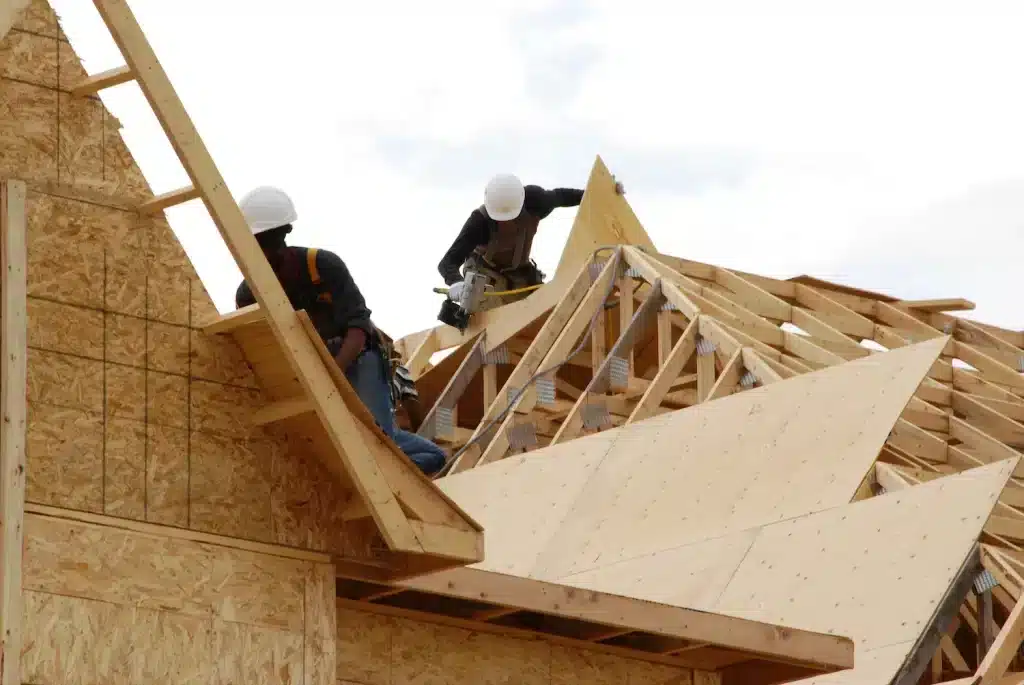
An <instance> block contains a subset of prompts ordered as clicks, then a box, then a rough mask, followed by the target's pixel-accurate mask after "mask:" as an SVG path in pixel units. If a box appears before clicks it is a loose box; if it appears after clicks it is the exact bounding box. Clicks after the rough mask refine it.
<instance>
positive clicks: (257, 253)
mask: <svg viewBox="0 0 1024 685" xmlns="http://www.w3.org/2000/svg"><path fill="white" fill-rule="evenodd" d="M93 2H94V4H95V5H96V9H97V10H98V11H99V13H100V16H101V17H102V19H103V22H104V23H105V24H106V26H107V29H108V30H109V31H110V34H111V36H112V37H113V39H114V41H115V42H116V43H117V46H118V48H119V49H120V51H121V54H122V55H123V56H124V58H125V61H126V62H127V63H128V66H129V68H131V70H132V71H133V72H134V73H135V74H136V75H137V81H138V83H139V86H140V87H141V89H142V92H143V94H144V95H145V96H146V100H147V101H148V102H149V105H150V107H151V108H152V109H153V112H154V114H156V117H157V120H158V121H159V122H160V125H161V127H162V128H163V130H164V133H165V134H166V135H167V138H168V140H169V141H170V143H171V146H172V147H173V148H174V150H175V152H176V153H177V156H178V159H179V161H180V162H181V164H182V166H184V167H185V170H186V171H187V172H188V175H189V178H190V179H191V180H192V184H193V185H194V186H195V187H197V188H199V189H200V191H201V192H202V197H203V203H204V204H205V205H206V208H207V210H208V211H209V213H210V217H211V218H212V219H213V222H214V224H215V225H216V226H217V230H218V231H219V232H220V234H221V237H222V238H223V239H224V242H225V243H226V244H227V247H228V250H229V251H230V252H231V255H232V256H233V257H234V259H235V263H236V264H237V265H238V267H239V269H240V270H241V272H242V276H243V277H244V278H245V281H246V282H247V283H248V284H249V288H250V289H251V290H252V293H253V295H254V296H255V298H256V302H257V303H258V304H259V308H260V309H261V310H262V311H263V313H264V315H265V316H266V318H267V323H268V324H269V326H270V330H271V332H272V333H273V335H274V338H275V339H276V340H277V343H278V345H279V346H280V349H281V351H282V353H283V356H284V358H285V361H286V363H287V364H288V365H289V366H290V367H291V368H292V370H293V371H294V372H295V376H296V378H298V379H299V382H300V383H301V384H302V386H303V389H304V390H305V392H306V394H307V395H308V396H309V397H310V399H311V401H312V402H313V406H314V407H315V409H316V413H317V416H318V418H319V419H320V421H321V424H322V425H323V427H324V429H325V431H326V433H327V435H328V437H329V439H330V441H331V443H332V445H333V447H334V449H335V450H336V452H337V454H338V456H339V459H340V460H341V463H342V465H343V466H344V468H345V470H346V471H347V472H348V473H349V474H350V476H351V479H352V481H353V483H354V484H355V487H356V490H357V491H358V493H359V496H360V497H361V498H362V499H363V500H364V501H365V502H366V503H367V506H368V508H369V509H370V512H371V514H372V515H373V519H374V523H375V524H376V525H377V528H378V529H379V531H380V533H381V535H382V536H383V538H384V540H385V542H386V544H387V545H388V547H389V548H390V549H392V550H395V551H409V552H414V553H422V551H423V547H422V545H421V544H420V542H419V540H418V539H417V538H416V534H415V532H414V531H413V528H412V526H411V524H410V522H409V520H408V519H407V518H406V516H405V514H404V512H403V511H402V508H401V506H400V505H399V502H398V499H397V498H396V497H395V494H394V493H393V492H392V491H391V488H390V487H389V485H388V483H387V480H386V479H385V477H384V474H383V472H382V471H381V467H380V465H379V464H377V463H376V461H375V459H374V456H373V452H372V451H371V450H370V449H369V448H368V447H367V446H366V445H365V444H364V443H363V440H362V436H361V434H360V432H359V430H358V428H357V427H356V423H355V419H354V417H353V416H352V414H351V413H349V412H348V411H347V408H346V407H345V404H344V402H343V400H342V398H341V395H340V394H339V393H338V391H337V388H336V387H335V384H334V380H333V379H332V377H331V375H330V373H329V372H328V369H327V368H326V367H325V365H324V363H323V361H322V360H321V359H320V357H319V354H318V352H317V351H316V348H315V347H314V346H313V341H312V340H311V339H310V338H309V336H308V334H307V333H306V331H305V330H304V328H303V327H302V325H301V324H300V322H299V318H298V316H297V315H296V312H295V309H294V308H293V307H292V306H291V303H290V302H289V301H288V297H287V296H286V295H285V292H284V289H283V288H282V286H281V284H280V282H279V281H278V279H277V277H276V276H275V275H274V272H273V270H272V269H271V268H270V264H269V263H268V262H267V259H266V257H264V256H263V252H262V250H261V249H260V247H259V245H258V244H257V242H256V239H255V238H254V237H253V235H252V232H251V231H250V230H249V226H248V224H247V223H246V221H245V218H244V217H243V216H242V211H241V210H240V209H239V207H238V205H237V204H236V202H235V199H234V198H233V197H232V196H231V193H230V191H229V190H228V186H227V183H225V181H224V178H223V177H222V176H221V174H220V171H219V170H218V169H217V166H216V164H215V163H214V161H213V158H212V157H211V156H210V153H209V151H208V150H207V148H206V146H205V145H204V144H203V141H202V138H201V137H200V136H199V132H198V131H197V130H196V128H195V124H194V123H193V122H192V120H191V119H190V118H189V116H188V113H187V112H186V111H185V107H184V105H182V103H181V100H180V99H179V98H178V95H177V93H176V92H175V90H174V87H173V86H172V85H171V81H170V79H169V78H168V76H167V73H166V72H165V71H164V69H163V67H162V66H161V64H160V62H159V60H158V59H157V57H156V54H155V53H154V52H153V48H152V47H151V46H150V45H149V43H148V41H147V40H146V37H145V34H144V33H143V32H142V28H141V27H140V26H139V23H138V21H137V20H136V18H135V16H134V15H133V14H132V11H131V9H130V8H129V7H128V3H127V2H126V0H93Z"/></svg>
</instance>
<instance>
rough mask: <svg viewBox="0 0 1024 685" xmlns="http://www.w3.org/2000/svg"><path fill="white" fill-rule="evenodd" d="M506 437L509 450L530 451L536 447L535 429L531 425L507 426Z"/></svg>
mask: <svg viewBox="0 0 1024 685" xmlns="http://www.w3.org/2000/svg"><path fill="white" fill-rule="evenodd" d="M506 437H507V438H508V446H509V448H511V449H514V450H530V449H533V448H534V447H536V446H537V427H536V426H534V425H533V424H532V423H517V424H515V425H514V426H509V429H508V432H507V433H506Z"/></svg>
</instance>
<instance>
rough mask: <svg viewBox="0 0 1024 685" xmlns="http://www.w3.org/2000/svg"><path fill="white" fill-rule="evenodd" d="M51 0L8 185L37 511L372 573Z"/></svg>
mask: <svg viewBox="0 0 1024 685" xmlns="http://www.w3.org/2000/svg"><path fill="white" fill-rule="evenodd" d="M85 75H86V74H85V71H84V69H82V67H81V64H80V63H79V61H78V59H77V57H76V56H75V54H74V51H73V50H72V48H71V46H70V44H69V43H68V42H67V41H66V39H65V38H64V36H63V34H62V32H61V31H60V28H59V25H58V24H57V20H56V17H55V16H54V15H53V12H52V10H51V9H50V8H49V6H48V4H47V3H46V2H45V1H44V0H35V1H34V2H33V3H32V4H31V5H30V6H29V7H28V8H27V9H26V10H25V12H24V13H23V14H22V15H21V18H20V20H19V22H18V23H17V24H16V25H15V27H14V28H13V29H12V30H11V31H10V32H9V33H8V35H7V36H6V38H5V39H4V40H2V41H0V177H2V178H24V179H25V180H26V181H27V183H28V197H27V204H26V206H27V217H28V232H27V236H26V242H27V253H28V285H27V287H28V296H29V297H28V322H29V323H28V345H29V352H28V401H29V408H28V429H27V430H28V436H27V453H28V474H27V498H28V500H29V501H30V502H34V503H39V504H47V505H53V506H60V507H69V508H74V509H79V510H82V511H89V512H96V513H106V514H112V515H117V516H123V517H127V518H131V519H134V520H141V521H149V522H154V523H162V524H167V525H174V526H180V527H185V528H191V529H195V530H202V531H208V532H211V533H217V534H223V535H229V536H235V537H239V538H247V539H253V540H260V541H264V542H273V543H279V544H286V545H293V546H296V547H304V548H309V549H318V550H328V551H331V552H333V553H335V554H337V555H339V556H343V557H349V558H352V557H358V558H363V557H368V556H371V552H370V550H369V549H368V545H369V544H370V543H371V542H372V540H368V539H367V538H366V536H365V534H362V533H360V534H358V535H357V534H355V533H351V532H346V528H345V524H344V521H343V520H342V512H343V510H344V508H345V507H346V506H347V501H346V497H347V494H346V493H345V492H344V491H343V489H342V488H341V487H340V485H339V484H338V483H336V482H335V481H334V480H333V479H332V478H331V477H330V475H329V474H328V472H327V470H326V469H325V468H324V467H323V466H322V465H321V464H320V462H318V461H317V460H316V458H315V457H313V456H312V455H309V454H308V453H304V452H302V451H301V450H295V449H293V448H292V447H291V446H290V445H289V444H288V443H287V442H285V441H284V440H281V439H279V438H278V437H276V436H273V435H270V434H268V433H267V432H265V431H264V430H262V429H261V428H259V427H257V426H254V425H253V423H252V416H253V415H254V414H255V413H256V411H257V410H258V409H259V408H260V407H262V406H263V404H264V403H265V400H264V398H263V396H262V394H261V392H260V390H259V389H258V388H257V383H256V380H255V378H254V376H253V374H252V371H251V370H250V369H249V368H248V366H247V364H246V362H245V359H244V357H243V355H242V354H241V351H240V350H239V349H238V347H237V345H235V344H234V343H233V342H232V341H230V340H227V339H224V338H223V337H220V336H210V335H206V334H205V333H203V331H202V329H201V326H202V325H203V324H205V323H208V322H209V321H210V320H212V319H213V318H215V317H216V316H217V312H216V309H215V308H214V306H213V304H212V302H211V300H210V298H209V296H208V294H207V293H206V291H205V289H204V288H203V285H202V283H201V281H200V280H199V278H198V276H197V274H196V273H195V270H194V269H193V267H192V265H191V263H190V261H189V259H188V257H187V255H186V254H185V253H184V251H183V250H182V248H181V246H180V244H179V243H178V242H177V240H176V238H175V236H174V233H173V231H172V230H171V228H170V226H169V225H168V223H167V221H166V219H165V218H164V217H163V216H159V215H158V216H147V215H140V214H139V213H138V212H137V211H135V209H134V207H136V206H137V205H138V204H139V203H140V202H142V201H144V200H147V199H150V198H152V197H153V193H152V192H151V190H150V189H149V187H148V185H147V183H146V181H145V179H144V177H143V175H142V173H141V171H140V170H139V168H138V167H137V165H136V164H135V163H134V161H133V160H132V159H131V156H130V155H129V153H128V150H127V147H126V146H125V144H124V141H123V140H122V138H121V136H120V133H119V130H118V128H119V125H118V123H117V121H116V119H114V118H113V117H112V116H110V115H109V113H108V112H107V111H106V109H105V108H104V107H103V106H102V103H101V102H100V101H99V100H98V99H96V98H76V97H71V96H70V94H69V93H68V90H69V89H70V88H71V87H73V85H74V84H75V83H77V82H78V81H79V80H81V79H82V78H85Z"/></svg>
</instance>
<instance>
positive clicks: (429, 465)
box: [345, 350, 445, 476]
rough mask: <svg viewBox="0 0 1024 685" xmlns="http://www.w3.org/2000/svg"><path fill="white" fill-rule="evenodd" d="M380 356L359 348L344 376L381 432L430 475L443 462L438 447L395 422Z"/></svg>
mask: <svg viewBox="0 0 1024 685" xmlns="http://www.w3.org/2000/svg"><path fill="white" fill-rule="evenodd" d="M385 363H386V362H385V361H384V358H383V357H382V356H381V354H380V353H379V352H377V351H376V350H363V352H362V353H360V355H359V356H358V357H356V359H355V361H353V362H352V363H351V364H349V367H348V368H347V369H345V377H346V378H348V382H349V383H351V384H352V388H353V389H354V390H355V391H356V394H357V395H359V399H361V400H362V401H363V404H365V405H366V407H367V409H369V410H370V413H371V414H373V418H374V420H376V422H377V425H378V426H380V429H381V430H382V431H384V434H385V435H387V436H388V437H389V438H391V439H392V440H394V441H395V444H396V445H398V448H399V449H400V450H402V451H403V452H404V453H405V454H406V456H408V457H409V459H411V460H412V461H413V463H414V464H416V466H418V467H419V468H420V470H421V471H423V473H425V474H427V475H428V476H429V475H433V474H434V473H437V472H438V471H439V470H440V469H441V467H442V466H444V463H445V456H444V452H443V451H441V448H440V447H438V446H437V445H435V444H434V443H432V442H431V441H430V440H427V439H426V438H424V437H423V436H421V435H416V434H415V433H410V432H409V431H405V430H402V429H401V428H399V427H398V426H396V425H395V416H394V413H393V407H392V406H391V386H390V385H389V383H388V376H387V368H386V367H385V366H384V365H385Z"/></svg>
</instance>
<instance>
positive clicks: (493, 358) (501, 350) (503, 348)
mask: <svg viewBox="0 0 1024 685" xmlns="http://www.w3.org/2000/svg"><path fill="white" fill-rule="evenodd" d="M509 359H510V357H509V355H508V345H506V344H504V343H502V344H501V345H498V346H497V347H495V348H494V349H493V350H491V351H490V352H488V353H487V354H485V355H484V364H509V363H510V361H509Z"/></svg>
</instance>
